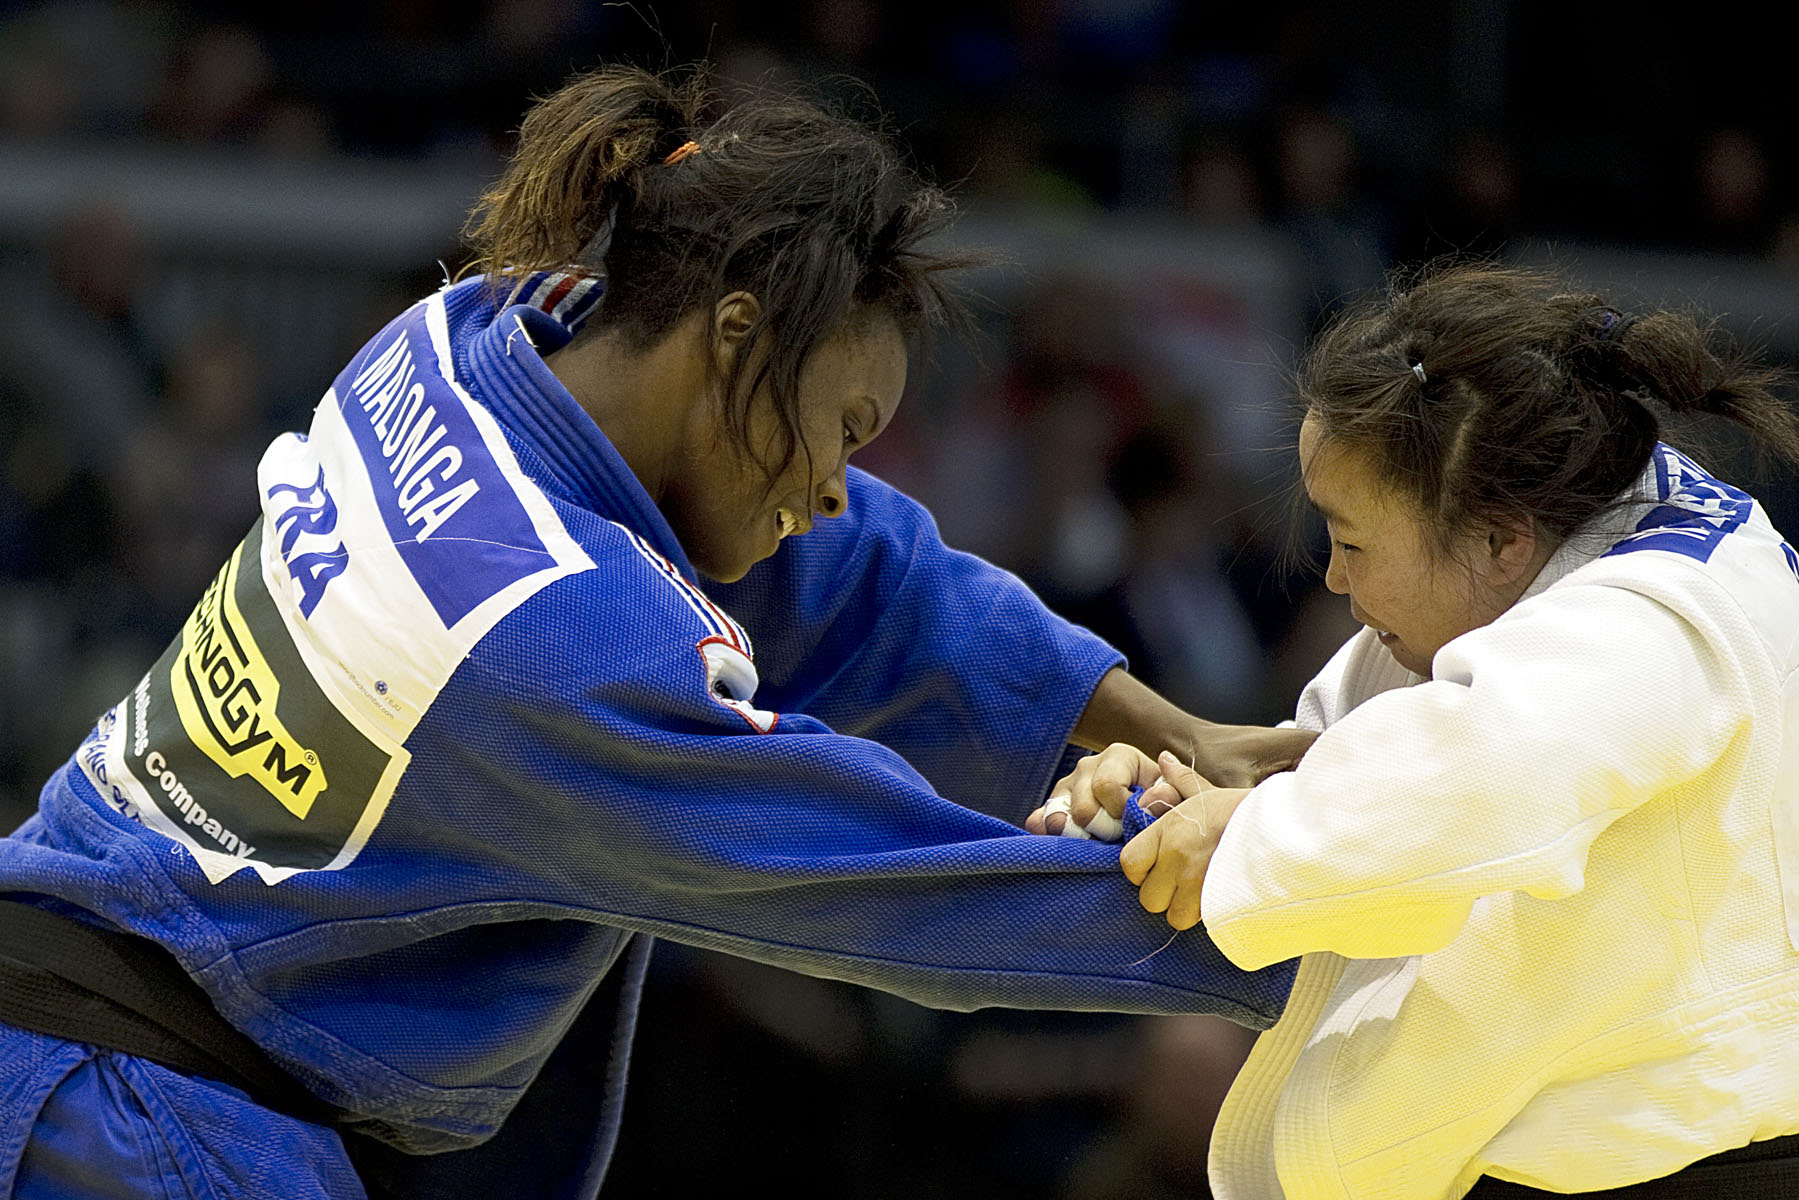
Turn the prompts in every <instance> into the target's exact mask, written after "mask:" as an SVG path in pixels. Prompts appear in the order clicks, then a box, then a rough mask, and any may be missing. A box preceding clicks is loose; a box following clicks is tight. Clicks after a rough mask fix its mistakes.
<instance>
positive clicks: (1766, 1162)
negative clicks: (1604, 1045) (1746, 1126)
mask: <svg viewBox="0 0 1799 1200" xmlns="http://www.w3.org/2000/svg"><path fill="white" fill-rule="evenodd" d="M1538 1196H1544V1197H1547V1196H1562V1197H1566V1196H1573V1197H1576V1198H1578V1197H1581V1196H1585V1197H1587V1198H1588V1200H1794V1197H1799V1134H1789V1135H1787V1136H1786V1137H1777V1138H1769V1139H1767V1140H1766V1141H1761V1142H1751V1143H1749V1144H1748V1145H1747V1146H1739V1147H1738V1148H1737V1149H1735V1150H1726V1151H1724V1152H1723V1153H1722V1154H1714V1155H1711V1156H1710V1157H1709V1158H1702V1159H1700V1160H1699V1161H1698V1162H1696V1163H1692V1164H1690V1165H1688V1166H1686V1167H1683V1168H1681V1169H1680V1170H1678V1171H1676V1172H1674V1174H1672V1175H1664V1176H1662V1177H1661V1178H1660V1179H1646V1180H1644V1181H1643V1182H1642V1183H1630V1184H1625V1185H1624V1186H1623V1187H1615V1188H1606V1189H1604V1190H1603V1191H1598V1192H1569V1193H1563V1192H1543V1191H1538V1190H1537V1189H1536V1188H1532V1187H1525V1186H1524V1185H1523V1184H1520V1183H1507V1182H1505V1181H1504V1180H1502V1179H1494V1178H1492V1177H1490V1176H1483V1177H1482V1178H1481V1179H1480V1181H1479V1182H1477V1183H1476V1184H1475V1185H1474V1187H1473V1188H1472V1189H1471V1190H1470V1191H1469V1192H1468V1194H1467V1195H1466V1196H1465V1197H1463V1200H1529V1198H1531V1197H1538Z"/></svg>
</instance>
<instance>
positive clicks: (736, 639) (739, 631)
mask: <svg viewBox="0 0 1799 1200" xmlns="http://www.w3.org/2000/svg"><path fill="white" fill-rule="evenodd" d="M612 524H613V525H615V526H617V527H618V529H619V530H620V531H622V532H623V533H624V535H625V537H626V538H627V539H629V541H630V543H631V545H632V546H633V547H634V548H635V549H636V550H637V552H638V553H639V554H641V555H643V557H644V559H645V561H647V562H648V563H649V564H650V565H651V566H653V567H655V568H656V570H657V571H658V572H659V573H660V574H661V575H662V577H663V578H664V579H666V580H668V581H669V583H671V584H673V585H674V588H675V591H676V593H677V594H679V595H680V597H681V599H683V600H685V601H686V602H687V607H689V608H691V609H692V610H693V612H694V615H695V616H697V617H699V619H700V622H701V624H703V625H705V626H706V628H707V629H709V630H710V631H711V632H712V636H714V637H718V638H723V639H724V640H725V641H726V642H729V643H730V644H731V645H732V646H733V647H735V648H736V649H737V650H739V651H740V652H742V654H743V655H744V656H745V657H746V658H753V657H754V653H753V652H752V651H751V649H750V639H749V635H748V634H746V633H744V631H743V627H742V626H741V625H739V624H738V623H737V622H736V621H733V620H732V619H731V618H730V617H729V616H727V615H726V614H725V612H724V610H723V609H721V608H719V607H718V605H716V604H714V603H712V601H711V600H710V599H708V598H707V596H706V593H704V592H702V591H700V589H699V588H697V587H695V586H693V584H691V583H689V582H688V581H687V580H686V579H685V578H684V577H683V576H682V574H681V572H680V571H678V570H676V569H675V564H674V563H672V562H670V561H669V560H668V559H667V558H666V557H664V556H663V555H661V554H658V553H657V552H656V550H655V549H654V548H653V547H652V546H651V545H650V544H649V543H648V542H646V541H645V540H644V539H643V538H642V537H640V536H639V535H638V534H636V533H635V532H633V531H632V530H630V529H627V528H625V526H623V525H619V524H618V522H617V521H614V522H612Z"/></svg>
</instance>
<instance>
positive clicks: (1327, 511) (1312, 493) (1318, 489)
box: [1299, 416, 1391, 520]
mask: <svg viewBox="0 0 1799 1200" xmlns="http://www.w3.org/2000/svg"><path fill="white" fill-rule="evenodd" d="M1299 473H1300V479H1301V480H1302V481H1303V483H1304V484H1305V489H1306V495H1307V496H1308V497H1309V498H1310V499H1311V501H1312V503H1313V504H1314V505H1315V506H1317V507H1318V508H1319V509H1320V510H1321V511H1322V512H1323V513H1324V515H1325V516H1327V517H1330V518H1332V519H1334V520H1335V519H1348V518H1350V517H1352V516H1354V515H1355V514H1357V513H1362V512H1366V511H1367V510H1370V509H1372V508H1375V507H1381V508H1384V507H1387V506H1388V503H1389V501H1390V499H1391V493H1390V492H1389V491H1388V489H1386V488H1385V487H1383V486H1381V485H1380V476H1379V473H1378V472H1376V471H1375V470H1374V467H1373V464H1372V463H1371V462H1370V461H1369V459H1368V457H1367V456H1366V455H1364V454H1361V453H1359V452H1357V451H1355V450H1353V449H1351V448H1349V447H1346V446H1344V445H1342V444H1341V443H1339V442H1335V441H1331V440H1329V439H1327V438H1326V437H1325V436H1324V431H1323V429H1322V427H1321V426H1319V424H1318V423H1317V422H1316V421H1315V420H1313V419H1312V418H1311V417H1309V416H1308V417H1307V418H1306V419H1305V423H1304V424H1302V425H1301V426H1300V427H1299Z"/></svg>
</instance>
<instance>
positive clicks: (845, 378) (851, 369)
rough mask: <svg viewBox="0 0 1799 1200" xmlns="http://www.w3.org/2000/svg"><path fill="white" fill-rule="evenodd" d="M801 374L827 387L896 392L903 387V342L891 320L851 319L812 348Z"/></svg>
mask: <svg viewBox="0 0 1799 1200" xmlns="http://www.w3.org/2000/svg"><path fill="white" fill-rule="evenodd" d="M804 371H805V373H806V374H808V375H810V376H812V377H813V379H814V380H816V381H817V382H820V383H824V384H827V385H843V386H851V387H860V388H864V389H871V390H875V391H888V390H893V389H897V388H899V387H903V386H904V384H905V378H906V339H905V337H904V335H903V334H901V333H900V328H899V325H898V324H897V323H895V322H894V320H893V319H892V318H891V317H887V316H885V315H876V316H869V317H860V318H859V317H855V316H852V317H851V318H849V319H848V320H846V321H844V322H843V324H841V325H839V326H838V327H837V328H836V329H835V330H833V331H832V332H831V333H830V334H829V335H828V336H826V337H825V338H823V339H821V340H820V341H819V342H818V343H817V345H815V346H814V347H813V349H812V353H811V355H810V356H809V357H808V358H807V360H806V365H805V368H804Z"/></svg>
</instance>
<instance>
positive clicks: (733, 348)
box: [712, 292, 762, 375]
mask: <svg viewBox="0 0 1799 1200" xmlns="http://www.w3.org/2000/svg"><path fill="white" fill-rule="evenodd" d="M761 319H762V301H760V300H758V299H756V297H755V296H753V295H751V294H750V293H748V292H732V293H730V294H729V295H727V296H724V297H723V298H721V299H720V300H719V302H718V303H717V304H715V305H713V306H712V348H713V357H714V361H713V366H714V367H715V368H716V369H717V370H718V372H719V374H720V375H723V374H725V373H726V372H727V371H728V370H729V368H730V365H731V360H732V359H734V358H736V357H737V355H739V354H741V353H742V352H743V348H744V347H743V340H744V339H745V338H746V337H748V336H749V334H750V330H752V329H754V328H755V327H756V322H757V321H759V320H761Z"/></svg>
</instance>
